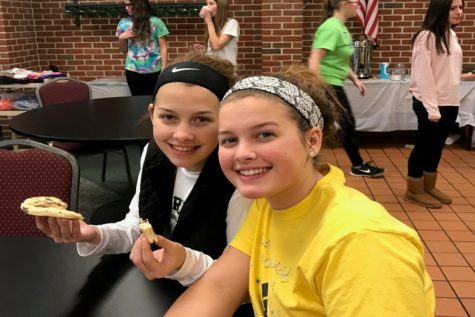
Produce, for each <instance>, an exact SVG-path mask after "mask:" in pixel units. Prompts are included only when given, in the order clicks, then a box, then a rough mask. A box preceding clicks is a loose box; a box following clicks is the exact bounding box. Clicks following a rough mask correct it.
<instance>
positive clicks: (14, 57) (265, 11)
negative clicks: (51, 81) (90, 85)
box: [0, 0, 475, 80]
mask: <svg viewBox="0 0 475 317" xmlns="http://www.w3.org/2000/svg"><path fill="white" fill-rule="evenodd" d="M151 1H152V2H161V1H153V0H151ZM85 2H96V3H97V1H93V0H81V3H85ZM111 2H114V1H111ZM115 2H117V3H120V1H115ZM164 2H169V1H164ZM176 2H180V1H176ZM181 2H183V1H181ZM186 2H188V3H189V2H193V3H202V2H203V1H202V0H200V1H196V0H194V1H193V0H191V1H186ZM65 3H67V2H66V1H64V0H16V1H6V0H0V69H8V68H12V67H22V68H32V69H36V70H44V69H48V65H50V64H54V65H58V66H59V67H60V69H61V70H62V71H63V72H68V73H69V74H70V75H71V76H74V77H79V78H81V79H84V80H92V79H95V78H99V77H107V76H121V75H122V73H123V59H124V56H123V54H121V53H119V52H118V50H117V46H116V41H117V40H116V38H115V36H114V32H115V28H116V25H117V22H118V18H115V17H114V18H87V17H82V18H81V25H80V26H79V27H78V26H76V25H75V20H74V18H73V16H71V15H69V14H67V13H65V12H64V5H65ZM71 3H72V2H71ZM322 3H323V1H322V0H313V1H309V0H230V9H231V12H232V15H233V16H234V17H236V18H237V19H238V20H239V22H240V26H241V37H240V41H239V57H238V62H239V64H240V72H241V73H242V74H253V73H258V72H262V71H264V72H268V71H274V70H276V69H277V68H278V67H280V66H282V65H285V64H287V63H289V62H298V61H306V59H307V57H308V54H309V52H310V46H311V42H312V36H313V33H314V31H315V29H316V28H317V27H318V25H319V24H320V20H321V10H322V6H323V5H322ZM428 3H429V1H428V0H380V1H379V11H380V29H379V44H380V46H379V48H378V49H377V50H376V51H375V52H374V54H373V62H374V64H378V63H379V62H382V61H385V62H390V63H397V62H403V63H407V64H409V60H410V38H411V36H412V34H413V33H414V32H415V30H416V29H417V28H418V26H419V25H420V24H421V21H422V18H423V14H424V13H425V11H426V8H427V5H428ZM304 5H305V8H303V7H304ZM163 20H164V22H165V23H166V25H167V27H168V28H169V30H170V33H171V34H170V36H169V37H168V40H169V47H170V49H169V51H170V55H171V58H173V57H174V56H176V55H177V54H179V53H182V52H186V51H187V50H188V47H189V45H191V44H192V43H195V42H199V41H201V40H202V39H203V36H202V35H203V32H204V23H203V22H202V19H201V18H199V17H163ZM349 26H350V30H351V32H352V33H353V34H354V35H357V34H359V33H361V28H360V27H359V25H358V24H357V22H356V21H355V20H352V21H350V23H349ZM474 31H475V3H473V1H472V2H470V1H466V10H465V18H464V21H463V22H462V24H461V25H460V26H459V27H457V33H458V35H459V38H460V41H461V44H462V48H463V50H464V56H465V57H464V62H465V63H470V64H475V39H474V34H475V32H474Z"/></svg>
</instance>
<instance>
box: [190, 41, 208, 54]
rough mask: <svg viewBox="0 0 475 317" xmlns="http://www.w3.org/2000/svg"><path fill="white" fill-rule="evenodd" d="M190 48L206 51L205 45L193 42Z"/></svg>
mask: <svg viewBox="0 0 475 317" xmlns="http://www.w3.org/2000/svg"><path fill="white" fill-rule="evenodd" d="M192 49H193V50H195V51H198V52H204V51H206V46H204V45H202V44H198V43H195V44H193V46H192Z"/></svg>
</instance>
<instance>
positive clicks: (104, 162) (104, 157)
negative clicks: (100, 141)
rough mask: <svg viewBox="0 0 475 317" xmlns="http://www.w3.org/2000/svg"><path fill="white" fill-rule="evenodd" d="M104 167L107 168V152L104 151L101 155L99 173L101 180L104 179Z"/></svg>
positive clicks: (103, 180)
mask: <svg viewBox="0 0 475 317" xmlns="http://www.w3.org/2000/svg"><path fill="white" fill-rule="evenodd" d="M106 168H107V152H104V155H103V156H102V175H101V181H102V182H105V181H106Z"/></svg>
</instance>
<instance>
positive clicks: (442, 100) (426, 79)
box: [409, 30, 462, 120]
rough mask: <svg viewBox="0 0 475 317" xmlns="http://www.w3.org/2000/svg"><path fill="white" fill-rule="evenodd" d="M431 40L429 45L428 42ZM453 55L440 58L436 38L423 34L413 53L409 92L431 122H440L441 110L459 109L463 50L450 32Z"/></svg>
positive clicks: (418, 38) (421, 33) (452, 32)
mask: <svg viewBox="0 0 475 317" xmlns="http://www.w3.org/2000/svg"><path fill="white" fill-rule="evenodd" d="M428 37H429V41H427V38H428ZM449 43H450V53H451V54H450V55H448V54H447V53H443V54H441V55H438V54H437V50H436V48H435V36H434V34H433V33H432V32H430V31H422V32H420V33H419V35H418V36H417V38H416V40H415V42H414V47H413V49H412V61H411V82H410V84H409V90H410V91H411V92H412V94H413V95H414V97H416V98H417V99H418V100H420V101H421V102H422V104H423V105H424V107H425V108H426V109H427V112H428V114H429V120H438V119H440V112H439V108H438V106H459V105H460V93H459V85H460V76H461V74H462V49H461V47H460V45H459V43H458V39H457V35H456V34H455V32H454V31H452V30H450V42H449Z"/></svg>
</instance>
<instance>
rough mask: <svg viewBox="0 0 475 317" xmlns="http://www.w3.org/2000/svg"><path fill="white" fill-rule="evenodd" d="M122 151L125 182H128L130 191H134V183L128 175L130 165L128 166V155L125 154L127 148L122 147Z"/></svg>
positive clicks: (129, 174)
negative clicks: (125, 175)
mask: <svg viewBox="0 0 475 317" xmlns="http://www.w3.org/2000/svg"><path fill="white" fill-rule="evenodd" d="M122 151H123V152H124V161H125V171H126V172H127V181H128V182H129V187H130V190H131V191H132V192H133V191H134V183H133V181H132V174H131V173H130V164H129V155H128V154H127V147H126V146H125V145H124V146H122Z"/></svg>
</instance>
